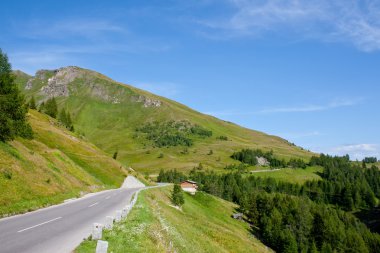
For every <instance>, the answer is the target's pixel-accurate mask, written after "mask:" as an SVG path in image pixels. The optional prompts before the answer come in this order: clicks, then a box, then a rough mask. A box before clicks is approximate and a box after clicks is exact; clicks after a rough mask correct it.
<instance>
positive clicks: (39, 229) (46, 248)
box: [0, 188, 141, 253]
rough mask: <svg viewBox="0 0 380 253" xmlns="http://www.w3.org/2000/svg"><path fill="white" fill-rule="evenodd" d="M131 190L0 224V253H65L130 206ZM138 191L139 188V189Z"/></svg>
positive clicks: (53, 207) (8, 219) (72, 203)
mask: <svg viewBox="0 0 380 253" xmlns="http://www.w3.org/2000/svg"><path fill="white" fill-rule="evenodd" d="M138 189H139V188H134V189H125V188H120V189H115V190H108V191H104V192H100V193H95V194H91V195H89V196H85V197H83V198H80V199H76V200H72V201H69V202H66V203H64V204H60V205H56V206H52V207H48V208H44V209H40V210H37V211H34V212H30V213H26V214H22V215H17V216H13V217H9V218H5V219H1V220H0V253H24V252H25V253H45V252H46V253H68V252H71V251H72V250H73V249H75V248H76V246H78V245H79V244H80V242H81V241H82V240H83V239H84V238H87V237H88V236H89V235H90V234H91V230H92V224H93V223H95V222H97V223H102V224H104V222H105V218H106V216H107V215H112V216H115V212H116V210H121V209H122V208H123V207H125V205H127V204H129V201H130V200H131V197H132V195H133V193H134V192H136V191H137V190H138ZM140 189H141V188H140Z"/></svg>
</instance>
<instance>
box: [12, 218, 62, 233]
mask: <svg viewBox="0 0 380 253" xmlns="http://www.w3.org/2000/svg"><path fill="white" fill-rule="evenodd" d="M59 219H62V217H57V218H55V219H52V220H48V221H45V222H42V223H40V224H37V225H34V226H32V227H28V228H24V229H21V230H19V231H17V233H21V232H24V231H26V230H29V229H32V228H36V227H39V226H42V225H45V224H46V223H49V222H53V221H56V220H59Z"/></svg>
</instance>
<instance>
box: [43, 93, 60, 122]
mask: <svg viewBox="0 0 380 253" xmlns="http://www.w3.org/2000/svg"><path fill="white" fill-rule="evenodd" d="M45 113H46V114H47V115H49V116H50V117H52V118H56V117H57V113H58V106H57V102H56V101H55V98H54V97H53V98H51V99H49V100H47V101H46V104H45Z"/></svg>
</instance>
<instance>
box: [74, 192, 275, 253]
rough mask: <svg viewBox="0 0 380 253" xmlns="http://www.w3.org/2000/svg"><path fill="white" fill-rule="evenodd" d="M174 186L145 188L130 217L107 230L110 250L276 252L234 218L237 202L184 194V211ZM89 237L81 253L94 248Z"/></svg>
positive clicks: (82, 245)
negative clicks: (172, 193) (177, 205)
mask: <svg viewBox="0 0 380 253" xmlns="http://www.w3.org/2000/svg"><path fill="white" fill-rule="evenodd" d="M171 189H172V187H165V188H156V189H151V190H146V191H143V192H142V193H141V194H140V195H139V198H138V201H137V204H136V205H135V207H134V208H133V209H132V211H131V213H130V214H129V215H128V217H127V219H126V220H125V221H123V222H122V223H120V224H119V225H117V226H116V227H115V228H114V229H113V230H112V231H108V232H105V233H104V236H103V238H106V240H107V241H108V242H109V249H108V250H109V251H110V252H114V253H119V252H120V253H122V252H126V251H128V252H215V253H220V252H236V253H237V252H273V251H271V250H270V249H269V248H267V247H266V246H265V245H264V244H262V243H261V242H260V241H259V240H258V239H256V238H255V237H254V236H253V235H252V234H251V233H250V232H249V225H248V224H247V223H245V222H243V221H238V220H234V219H233V218H232V217H231V215H232V214H233V213H234V209H235V208H236V206H235V205H234V204H232V203H230V202H227V201H224V200H222V199H219V198H216V197H214V196H211V195H209V194H206V193H203V192H198V193H197V194H196V195H195V196H191V195H189V194H185V204H184V205H183V207H182V210H177V209H176V208H174V207H172V206H171V203H170V199H169V196H170V190H171ZM95 247H96V242H94V241H85V242H83V243H82V244H81V245H80V246H79V248H78V249H77V250H76V252H77V253H87V252H94V249H95Z"/></svg>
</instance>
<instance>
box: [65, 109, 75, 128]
mask: <svg viewBox="0 0 380 253" xmlns="http://www.w3.org/2000/svg"><path fill="white" fill-rule="evenodd" d="M66 118H67V128H68V129H69V130H70V131H71V132H74V125H73V121H72V120H71V115H70V113H69V112H67V115H66Z"/></svg>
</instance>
